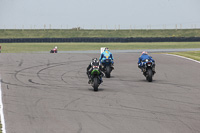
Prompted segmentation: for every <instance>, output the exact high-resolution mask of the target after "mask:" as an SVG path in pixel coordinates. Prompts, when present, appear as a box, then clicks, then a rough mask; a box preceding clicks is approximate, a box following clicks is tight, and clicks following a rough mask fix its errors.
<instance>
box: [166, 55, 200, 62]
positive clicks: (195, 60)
mask: <svg viewBox="0 0 200 133" xmlns="http://www.w3.org/2000/svg"><path fill="white" fill-rule="evenodd" d="M165 55H171V56H176V57H179V58H183V59H187V60H191V61H194V62H196V63H200V61H197V60H194V59H191V58H187V57H184V56H180V55H174V54H165Z"/></svg>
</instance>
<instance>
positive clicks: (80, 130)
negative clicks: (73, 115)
mask: <svg viewBox="0 0 200 133" xmlns="http://www.w3.org/2000/svg"><path fill="white" fill-rule="evenodd" d="M78 126H79V129H78V131H77V133H81V132H82V124H81V123H80V122H79V123H78Z"/></svg>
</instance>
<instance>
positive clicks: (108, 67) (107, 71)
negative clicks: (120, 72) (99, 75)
mask: <svg viewBox="0 0 200 133" xmlns="http://www.w3.org/2000/svg"><path fill="white" fill-rule="evenodd" d="M110 70H111V69H110V66H106V78H110V72H111V71H110Z"/></svg>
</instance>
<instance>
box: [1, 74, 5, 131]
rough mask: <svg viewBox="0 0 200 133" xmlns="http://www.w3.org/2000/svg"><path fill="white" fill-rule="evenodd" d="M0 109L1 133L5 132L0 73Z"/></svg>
mask: <svg viewBox="0 0 200 133" xmlns="http://www.w3.org/2000/svg"><path fill="white" fill-rule="evenodd" d="M0 110H1V124H2V133H6V128H5V119H4V113H3V93H2V88H1V75H0Z"/></svg>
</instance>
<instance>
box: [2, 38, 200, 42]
mask: <svg viewBox="0 0 200 133" xmlns="http://www.w3.org/2000/svg"><path fill="white" fill-rule="evenodd" d="M199 41H200V37H165V38H161V37H151V38H142V37H141V38H139V37H137V38H134V37H131V38H89V37H85V38H10V39H8V38H7V39H0V43H43V42H44V43H48V42H49V43H55V42H100V43H103V42H199Z"/></svg>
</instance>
